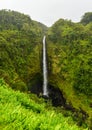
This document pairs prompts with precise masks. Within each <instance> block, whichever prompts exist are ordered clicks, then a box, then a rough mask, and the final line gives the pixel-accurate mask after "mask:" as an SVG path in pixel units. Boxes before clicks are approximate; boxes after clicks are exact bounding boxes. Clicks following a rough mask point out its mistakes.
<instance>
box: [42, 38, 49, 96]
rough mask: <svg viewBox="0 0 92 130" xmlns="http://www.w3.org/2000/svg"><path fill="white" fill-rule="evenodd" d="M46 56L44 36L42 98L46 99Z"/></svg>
mask: <svg viewBox="0 0 92 130" xmlns="http://www.w3.org/2000/svg"><path fill="white" fill-rule="evenodd" d="M47 73H48V70H47V54H46V36H44V37H43V96H46V97H48V88H47V87H48V77H47Z"/></svg>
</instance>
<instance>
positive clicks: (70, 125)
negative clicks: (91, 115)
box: [0, 79, 84, 130]
mask: <svg viewBox="0 0 92 130" xmlns="http://www.w3.org/2000/svg"><path fill="white" fill-rule="evenodd" d="M0 129H1V130H11V129H13V130H16V129H17V130H20V129H25V130H37V129H39V130H84V129H83V128H79V127H77V126H76V124H75V123H74V122H73V121H72V118H70V117H67V118H66V117H64V116H63V115H62V114H61V113H60V112H58V111H57V112H56V111H55V110H54V109H53V108H50V110H49V108H48V106H47V105H46V104H45V103H44V101H43V100H42V99H38V98H37V97H36V96H34V95H32V94H30V95H27V94H24V93H20V92H19V91H13V90H12V89H10V88H9V86H7V84H5V83H4V81H3V80H2V79H0Z"/></svg>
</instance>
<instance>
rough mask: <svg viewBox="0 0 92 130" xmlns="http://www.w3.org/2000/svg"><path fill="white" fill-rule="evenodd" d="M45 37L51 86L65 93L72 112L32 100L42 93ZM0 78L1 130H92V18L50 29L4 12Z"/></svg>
mask: <svg viewBox="0 0 92 130" xmlns="http://www.w3.org/2000/svg"><path fill="white" fill-rule="evenodd" d="M44 34H45V35H46V43H47V56H48V58H47V60H48V71H49V72H48V80H49V81H48V84H49V86H50V87H54V88H59V89H60V91H61V92H62V94H63V97H64V98H65V101H66V102H65V103H66V104H65V105H66V106H68V110H66V109H67V108H64V106H61V107H60V108H58V107H57V108H53V107H52V106H51V103H49V101H48V102H47V104H46V103H45V102H44V100H43V99H41V98H38V97H36V96H35V95H33V94H32V93H31V94H28V93H29V92H30V90H32V89H36V91H38V89H39V92H41V90H40V89H42V88H41V83H42V80H43V77H42V38H43V35H44ZM0 78H1V79H2V78H3V79H4V81H5V83H4V81H3V80H0V129H1V130H3V129H4V130H11V129H12V128H14V129H19V130H22V129H26V130H31V129H32V130H36V129H37V130H38V129H39V130H40V129H41V130H54V129H55V130H61V129H63V130H64V129H65V130H77V129H78V130H79V129H80V130H83V128H87V127H89V129H90V130H91V129H92V13H91V12H88V13H85V14H84V16H83V18H82V19H81V21H80V22H79V23H73V22H71V21H69V20H64V19H59V20H58V21H57V22H55V23H54V24H53V25H52V27H50V28H48V27H46V26H45V25H44V24H42V23H39V22H36V21H34V20H32V19H31V18H30V17H29V16H28V15H25V14H22V13H19V12H16V11H11V10H1V11H0ZM9 86H10V87H9ZM10 88H12V89H14V90H16V91H14V90H12V89H10ZM37 88H38V89H37ZM17 90H19V91H17ZM20 91H22V92H24V93H20ZM39 92H37V94H38V93H39ZM54 93H55V92H54ZM40 94H41V93H40ZM40 94H38V95H40ZM69 109H70V111H72V112H70V111H69ZM64 115H66V116H68V117H66V118H65V117H64ZM76 124H77V125H79V126H80V128H79V127H78V126H76ZM81 127H83V128H81Z"/></svg>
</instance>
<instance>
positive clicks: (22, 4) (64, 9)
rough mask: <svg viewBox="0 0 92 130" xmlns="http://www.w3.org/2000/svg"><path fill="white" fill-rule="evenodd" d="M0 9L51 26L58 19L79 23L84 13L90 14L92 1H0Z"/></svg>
mask: <svg viewBox="0 0 92 130" xmlns="http://www.w3.org/2000/svg"><path fill="white" fill-rule="evenodd" d="M1 9H11V10H15V11H19V12H21V13H24V14H28V15H30V17H31V18H32V19H33V20H36V21H39V22H42V23H43V24H46V25H47V26H51V25H52V24H53V23H54V22H55V21H57V20H58V19H59V18H64V19H69V20H70V19H71V20H72V21H73V22H78V21H80V19H81V16H82V15H83V14H84V13H85V12H92V0H0V10H1Z"/></svg>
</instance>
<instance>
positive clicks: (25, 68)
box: [0, 10, 47, 91]
mask: <svg viewBox="0 0 92 130" xmlns="http://www.w3.org/2000/svg"><path fill="white" fill-rule="evenodd" d="M46 28H47V27H46V26H45V25H43V24H41V23H39V22H36V21H33V20H32V19H31V18H30V17H29V16H28V15H24V14H21V13H19V12H15V11H10V10H8V11H7V10H1V11H0V77H3V78H4V79H5V81H6V82H7V83H8V84H10V85H11V87H12V88H14V89H20V90H21V91H27V90H28V89H29V90H30V87H31V86H32V85H36V84H37V83H38V82H39V79H41V78H40V77H41V75H42V74H41V46H42V37H43V32H44V30H46Z"/></svg>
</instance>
